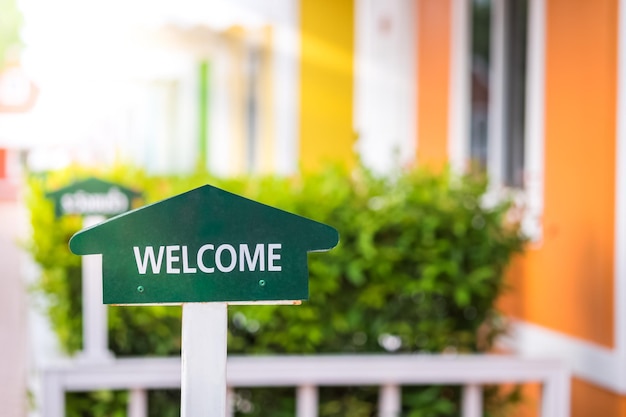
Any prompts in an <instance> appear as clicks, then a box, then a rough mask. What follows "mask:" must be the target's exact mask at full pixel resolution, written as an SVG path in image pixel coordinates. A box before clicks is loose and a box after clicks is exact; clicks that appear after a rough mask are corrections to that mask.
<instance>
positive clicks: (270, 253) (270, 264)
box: [267, 243, 282, 271]
mask: <svg viewBox="0 0 626 417" xmlns="http://www.w3.org/2000/svg"><path fill="white" fill-rule="evenodd" d="M281 248H282V245H281V244H280V243H270V244H268V245H267V270H268V271H282V267H281V266H280V265H274V261H280V253H274V250H276V249H277V250H280V249H281Z"/></svg>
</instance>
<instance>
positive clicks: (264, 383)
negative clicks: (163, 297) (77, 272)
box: [40, 355, 570, 417]
mask: <svg viewBox="0 0 626 417" xmlns="http://www.w3.org/2000/svg"><path fill="white" fill-rule="evenodd" d="M227 382H228V386H229V387H231V388H230V394H231V397H232V389H233V388H235V387H296V410H295V415H296V417H316V416H317V415H318V387H320V386H378V387H380V388H379V407H378V409H379V414H378V415H379V417H393V416H397V415H399V412H400V406H401V386H403V385H427V384H428V385H429V384H436V385H461V386H462V387H463V396H462V403H461V408H462V415H463V417H482V386H483V385H486V384H498V383H524V382H539V383H541V384H542V388H543V390H542V395H541V401H540V411H541V416H543V417H569V413H570V411H569V407H570V374H569V372H568V371H567V370H566V369H565V368H564V367H563V366H562V365H561V363H560V362H558V361H555V360H542V359H525V358H520V357H515V356H507V355H458V356H452V355H314V356H231V357H229V358H228V365H227ZM180 383H181V368H180V359H179V358H137V359H114V360H110V361H100V362H92V361H81V360H76V361H73V360H68V361H65V362H61V363H58V364H56V365H55V366H49V367H47V368H45V369H44V370H42V395H41V403H40V410H41V417H63V416H65V393H66V392H79V391H94V390H100V389H118V390H129V391H130V393H131V394H130V400H129V409H128V415H129V416H131V417H145V416H146V415H147V395H146V390H148V389H169V388H180ZM231 408H232V407H231Z"/></svg>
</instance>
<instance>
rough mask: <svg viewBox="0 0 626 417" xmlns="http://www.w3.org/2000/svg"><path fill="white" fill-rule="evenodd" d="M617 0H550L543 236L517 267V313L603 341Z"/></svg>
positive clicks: (609, 269)
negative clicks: (541, 240) (536, 246)
mask: <svg viewBox="0 0 626 417" xmlns="http://www.w3.org/2000/svg"><path fill="white" fill-rule="evenodd" d="M617 6H618V4H617V0H548V1H547V10H546V12H547V32H546V33H547V40H546V79H545V81H546V107H545V182H544V185H545V190H544V207H545V209H544V219H543V234H544V237H543V242H542V243H541V244H540V246H539V247H538V248H536V249H532V250H530V251H529V252H528V253H527V255H526V256H525V258H524V259H523V260H521V261H519V262H517V263H516V264H515V265H514V268H513V270H514V271H515V273H514V274H513V275H514V277H513V284H514V287H515V290H516V291H518V295H515V296H514V297H516V298H517V300H515V303H513V304H515V307H514V308H513V313H514V314H515V315H518V316H521V317H522V318H524V319H525V320H528V321H531V322H534V323H537V324H539V325H542V326H546V327H548V328H552V329H555V330H557V331H561V332H564V333H567V334H569V335H572V336H575V337H579V338H582V339H585V340H588V341H591V342H595V343H598V344H601V345H604V346H607V347H611V346H612V345H613V337H614V336H613V324H614V322H613V311H614V303H613V261H614V255H613V251H614V229H615V222H614V217H615V210H614V206H615V197H614V191H615V178H614V176H615V133H616V132H615V124H616V119H615V112H616V87H617V85H616V76H617V75H616V69H617ZM594 415H596V414H595V413H594ZM597 415H601V414H597Z"/></svg>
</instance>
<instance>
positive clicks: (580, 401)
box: [571, 378, 626, 417]
mask: <svg viewBox="0 0 626 417" xmlns="http://www.w3.org/2000/svg"><path fill="white" fill-rule="evenodd" d="M571 398H572V406H571V408H572V417H589V416H602V417H622V416H625V415H626V398H625V397H621V396H619V395H617V394H615V393H612V392H610V391H607V390H604V389H602V388H599V387H597V386H595V385H591V384H588V383H587V382H585V381H583V380H581V379H578V378H573V379H572V397H571Z"/></svg>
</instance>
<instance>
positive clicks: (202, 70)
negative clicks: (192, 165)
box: [198, 61, 211, 170]
mask: <svg viewBox="0 0 626 417" xmlns="http://www.w3.org/2000/svg"><path fill="white" fill-rule="evenodd" d="M210 75H211V68H210V65H209V62H208V61H201V62H200V67H199V70H198V167H199V168H200V169H201V170H206V169H207V157H208V142H209V79H210Z"/></svg>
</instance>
